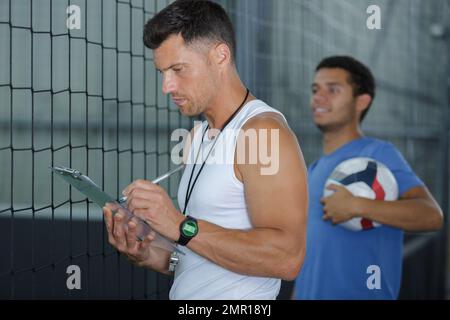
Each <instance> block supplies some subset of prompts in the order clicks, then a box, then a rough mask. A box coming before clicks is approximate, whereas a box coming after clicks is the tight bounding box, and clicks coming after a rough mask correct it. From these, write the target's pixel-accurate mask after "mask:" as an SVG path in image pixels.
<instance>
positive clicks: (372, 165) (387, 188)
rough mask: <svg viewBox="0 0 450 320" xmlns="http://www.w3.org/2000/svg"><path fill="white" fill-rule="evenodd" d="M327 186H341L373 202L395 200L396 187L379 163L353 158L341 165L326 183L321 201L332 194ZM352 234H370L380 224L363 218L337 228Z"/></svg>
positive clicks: (396, 196) (386, 170)
mask: <svg viewBox="0 0 450 320" xmlns="http://www.w3.org/2000/svg"><path fill="white" fill-rule="evenodd" d="M330 184H336V185H342V186H345V187H346V188H347V190H349V191H350V192H351V193H352V194H353V195H354V196H357V197H362V198H368V199H372V200H383V201H394V200H397V199H398V185H397V181H396V180H395V177H394V175H393V174H392V172H391V171H390V170H389V169H388V168H387V167H386V166H385V165H384V164H382V163H380V162H378V161H376V160H374V159H370V158H352V159H349V160H346V161H344V162H342V163H340V164H339V165H338V166H337V167H336V168H335V169H334V170H333V172H332V173H331V175H330V177H329V178H328V180H327V181H326V183H325V188H324V192H323V196H324V197H329V196H330V195H332V194H333V193H334V191H333V190H328V189H327V187H328V186H329V185H330ZM339 226H341V227H343V228H346V229H348V230H352V231H361V230H371V229H373V228H377V227H380V226H381V224H380V223H377V222H374V221H371V220H368V219H363V218H359V217H357V218H353V219H351V220H349V221H346V222H344V223H341V224H339Z"/></svg>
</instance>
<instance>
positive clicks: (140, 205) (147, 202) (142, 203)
mask: <svg viewBox="0 0 450 320" xmlns="http://www.w3.org/2000/svg"><path fill="white" fill-rule="evenodd" d="M154 206H155V201H152V200H151V198H150V199H142V198H131V199H130V200H129V202H128V201H127V207H128V210H130V211H131V212H133V213H134V211H136V210H138V209H151V208H153V207H154Z"/></svg>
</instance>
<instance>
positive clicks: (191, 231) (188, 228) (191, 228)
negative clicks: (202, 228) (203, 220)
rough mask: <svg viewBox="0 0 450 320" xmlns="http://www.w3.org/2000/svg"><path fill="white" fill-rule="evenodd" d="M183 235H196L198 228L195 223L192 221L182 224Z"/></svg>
mask: <svg viewBox="0 0 450 320" xmlns="http://www.w3.org/2000/svg"><path fill="white" fill-rule="evenodd" d="M182 231H183V235H185V236H186V237H193V236H195V235H196V234H197V231H198V227H197V223H196V222H195V221H192V220H188V221H186V222H185V223H184V224H183V228H182Z"/></svg>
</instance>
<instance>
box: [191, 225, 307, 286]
mask: <svg viewBox="0 0 450 320" xmlns="http://www.w3.org/2000/svg"><path fill="white" fill-rule="evenodd" d="M199 230H200V232H199V234H198V235H197V236H196V237H195V238H194V239H192V240H191V242H190V243H189V245H188V247H189V248H190V249H191V250H193V251H194V252H196V253H197V254H199V255H201V256H203V257H205V258H207V259H208V260H210V261H212V262H214V263H215V264H217V265H219V266H221V267H223V268H225V269H227V270H230V271H233V272H235V273H239V274H245V275H249V276H260V277H274V278H282V279H286V280H291V279H293V278H295V277H296V275H297V274H298V272H299V269H300V266H301V264H302V263H303V257H304V252H305V250H304V243H305V242H304V238H303V236H304V235H298V233H297V234H295V233H292V234H289V233H288V232H286V231H282V230H278V229H270V228H255V229H252V230H248V231H243V230H230V229H224V228H221V227H219V226H217V225H214V224H211V223H208V222H205V221H199Z"/></svg>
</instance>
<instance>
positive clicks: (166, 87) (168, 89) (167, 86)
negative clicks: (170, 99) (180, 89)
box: [162, 75, 176, 94]
mask: <svg viewBox="0 0 450 320" xmlns="http://www.w3.org/2000/svg"><path fill="white" fill-rule="evenodd" d="M175 89H176V83H175V81H174V79H173V78H172V77H170V76H169V75H163V81H162V92H163V93H164V94H169V93H172V92H174V91H175Z"/></svg>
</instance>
